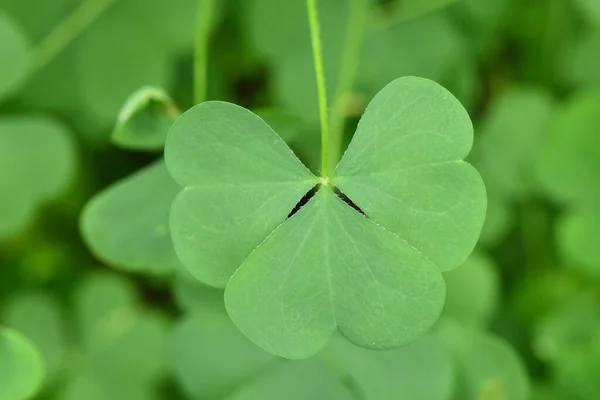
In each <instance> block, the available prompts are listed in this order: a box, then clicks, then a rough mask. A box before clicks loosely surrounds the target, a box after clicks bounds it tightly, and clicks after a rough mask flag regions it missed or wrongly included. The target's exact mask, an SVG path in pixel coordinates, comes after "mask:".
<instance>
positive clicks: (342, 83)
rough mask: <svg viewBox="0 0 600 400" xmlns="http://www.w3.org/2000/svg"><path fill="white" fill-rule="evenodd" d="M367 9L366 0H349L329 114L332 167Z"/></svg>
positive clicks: (336, 158) (338, 152)
mask: <svg viewBox="0 0 600 400" xmlns="http://www.w3.org/2000/svg"><path fill="white" fill-rule="evenodd" d="M367 10H368V2H367V0H352V1H351V4H350V13H349V16H348V25H347V27H346V41H345V43H344V53H343V55H342V64H341V65H342V66H341V70H340V76H339V80H338V85H337V91H336V94H335V102H334V106H333V112H332V115H331V141H330V147H331V152H330V154H329V165H330V166H331V167H332V168H333V169H335V166H336V165H337V163H338V162H339V161H340V156H341V152H342V139H343V136H344V129H345V128H346V116H345V115H344V107H345V102H344V96H346V95H347V94H348V93H349V92H350V91H351V90H352V87H353V86H354V81H355V79H356V74H357V71H358V63H359V59H360V48H361V44H362V40H363V34H364V30H365V22H366V15H367ZM330 172H333V171H330Z"/></svg>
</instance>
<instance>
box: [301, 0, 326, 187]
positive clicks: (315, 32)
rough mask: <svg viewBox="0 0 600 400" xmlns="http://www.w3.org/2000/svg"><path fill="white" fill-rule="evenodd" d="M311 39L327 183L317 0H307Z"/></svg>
mask: <svg viewBox="0 0 600 400" xmlns="http://www.w3.org/2000/svg"><path fill="white" fill-rule="evenodd" d="M306 7H307V10H308V23H309V25H310V39H311V43H312V51H313V60H314V64H315V75H316V78H317V92H318V96H319V116H320V119H321V178H322V180H323V182H324V183H325V184H326V183H327V181H328V177H329V167H328V165H329V164H328V163H329V123H328V121H327V88H326V86H325V71H324V69H323V50H322V46H321V32H320V27H319V12H318V10H317V0H306Z"/></svg>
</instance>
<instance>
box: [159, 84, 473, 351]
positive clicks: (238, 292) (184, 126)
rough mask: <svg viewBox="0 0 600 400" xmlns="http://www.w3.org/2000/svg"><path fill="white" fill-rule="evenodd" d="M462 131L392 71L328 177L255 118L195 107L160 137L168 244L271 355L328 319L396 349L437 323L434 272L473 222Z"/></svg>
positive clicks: (455, 261)
mask: <svg viewBox="0 0 600 400" xmlns="http://www.w3.org/2000/svg"><path fill="white" fill-rule="evenodd" d="M472 140H473V132H472V125H471V122H470V120H469V118H468V115H467V113H466V112H465V110H464V108H462V106H461V105H460V103H459V102H458V101H457V100H456V99H455V98H454V97H452V95H451V94H450V93H449V92H448V91H446V90H445V89H443V88H442V87H440V86H439V85H437V84H435V83H433V82H431V81H429V80H425V79H421V78H414V77H406V78H401V79H398V80H396V81H394V82H392V83H391V84H389V85H388V86H386V87H385V88H384V89H383V90H382V91H381V92H380V93H379V94H378V95H377V96H375V98H374V99H373V101H372V102H371V104H370V105H369V106H368V108H367V110H366V112H365V114H364V116H363V118H362V120H361V122H360V124H359V127H358V130H357V132H356V134H355V135H354V138H353V140H352V143H351V144H350V146H349V148H348V150H347V152H346V154H345V155H344V157H343V158H342V160H341V162H340V164H339V165H338V167H337V170H336V172H335V175H334V176H333V177H332V179H331V181H328V180H327V179H324V178H321V179H319V178H317V177H315V176H314V175H313V174H312V173H310V171H308V170H307V169H306V168H305V167H304V166H303V165H302V164H301V162H300V161H299V160H298V159H297V158H296V157H295V156H294V155H293V153H292V152H291V151H290V149H289V148H288V147H287V146H286V145H285V143H284V142H283V141H282V140H281V139H280V138H279V137H278V136H277V134H275V132H273V131H272V130H271V129H270V128H269V127H268V125H266V124H265V123H264V122H263V121H262V120H261V119H260V118H258V117H257V116H256V115H254V114H252V113H251V112H249V111H247V110H245V109H243V108H241V107H238V106H235V105H232V104H228V103H222V102H207V103H204V104H201V105H199V106H196V107H194V108H192V109H191V110H190V111H188V112H186V113H185V114H184V115H183V116H182V117H181V118H180V119H179V120H178V121H177V122H176V123H175V125H174V126H173V128H172V129H171V132H170V134H169V136H168V138H167V144H166V148H165V159H166V163H167V168H168V169H169V172H170V173H171V175H172V176H173V178H174V179H175V180H176V181H177V182H178V183H179V184H181V185H182V186H184V187H185V188H184V189H183V190H182V191H181V192H180V193H179V195H178V196H177V197H176V199H175V201H174V203H173V206H172V210H171V233H172V238H173V241H174V245H175V250H176V252H177V255H178V256H179V258H180V260H181V261H182V262H183V264H184V265H185V266H186V267H187V269H188V270H189V271H190V272H191V273H192V275H194V276H195V277H196V278H197V279H199V280H201V281H203V282H204V283H207V284H210V285H212V286H216V287H225V286H226V292H225V299H226V306H227V310H228V312H229V314H230V316H231V317H232V319H233V320H234V322H235V323H236V325H237V326H238V327H239V328H240V329H241V330H242V331H243V332H244V333H245V334H246V335H247V336H248V337H250V339H251V340H252V341H254V342H255V343H256V344H258V345H259V346H261V347H263V348H264V349H266V350H268V351H270V352H272V353H274V354H277V355H280V356H283V357H286V358H305V357H309V356H311V355H313V354H315V353H317V352H318V351H319V350H320V349H321V348H322V347H324V346H325V344H326V343H327V342H328V341H329V338H330V337H331V335H332V334H333V333H334V332H335V331H336V330H339V331H341V332H342V333H343V334H344V336H346V337H347V338H348V339H349V340H350V341H352V342H353V343H355V344H357V345H359V346H361V347H366V348H374V349H384V348H394V347H399V346H401V345H404V344H407V343H409V342H411V341H413V340H415V339H416V338H418V337H419V336H421V335H422V334H423V333H424V332H425V331H427V330H428V329H429V328H430V327H431V325H432V324H433V323H434V322H435V321H436V320H437V318H438V316H439V315H440V313H441V309H442V306H443V303H444V296H445V286H444V281H443V278H442V274H441V271H446V270H450V269H452V268H454V267H456V266H458V265H459V264H461V263H462V262H463V261H464V260H465V259H466V258H467V256H468V255H469V253H470V252H471V251H472V250H473V247H474V246H475V243H476V241H477V237H478V235H479V232H480V230H481V226H482V224H483V219H484V216H485V188H484V185H483V182H482V181H481V178H480V176H479V175H478V173H477V172H476V171H475V169H474V168H473V167H471V166H470V165H469V164H467V163H465V162H464V161H462V159H463V158H464V157H465V156H466V155H467V154H468V152H469V150H470V148H471V144H472ZM317 184H320V185H319V186H320V187H319V188H318V190H317V193H316V195H315V196H314V197H312V198H311V199H310V200H309V201H308V202H307V204H305V205H304V206H302V207H300V208H299V211H298V212H296V213H295V214H293V215H292V216H291V217H289V218H287V217H288V216H289V215H290V214H291V213H292V210H293V209H294V206H295V205H296V204H297V203H298V202H299V201H300V200H301V199H302V198H303V196H305V195H306V193H307V192H308V190H309V189H311V188H313V187H314V186H316V185H317ZM336 190H341V192H343V193H344V194H345V195H346V196H348V197H349V198H350V199H351V200H352V201H353V202H354V203H355V204H356V205H357V206H358V207H360V208H361V210H362V211H364V213H365V214H366V216H364V215H361V214H360V213H359V212H357V211H356V210H354V209H353V208H352V207H350V206H349V205H347V204H346V203H345V202H344V201H343V200H342V199H341V198H340V197H339V196H338V195H337V194H336V193H335V191H336Z"/></svg>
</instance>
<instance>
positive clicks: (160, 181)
mask: <svg viewBox="0 0 600 400" xmlns="http://www.w3.org/2000/svg"><path fill="white" fill-rule="evenodd" d="M179 190H181V187H180V186H179V185H177V184H176V183H175V182H174V181H173V179H172V178H171V176H170V175H169V173H168V172H167V169H166V167H165V164H164V162H162V161H157V162H155V163H153V164H151V165H149V166H148V167H146V168H144V169H142V170H140V171H138V172H136V173H135V174H133V175H131V176H129V177H127V178H125V179H123V180H121V181H119V182H117V183H115V184H113V185H112V186H110V187H109V188H107V189H105V190H104V191H103V192H101V193H99V194H98V195H97V196H96V197H94V198H93V199H91V200H90V201H89V202H88V204H87V205H86V208H85V210H84V211H83V213H82V216H81V223H80V224H81V231H82V234H83V237H84V238H85V240H86V242H87V244H88V246H89V247H90V249H91V250H92V251H93V252H94V254H96V255H97V257H98V258H100V259H101V260H104V261H105V262H106V263H107V264H110V265H113V266H115V267H116V268H119V269H123V270H126V271H138V272H146V273H150V274H162V275H164V274H169V273H171V272H173V271H174V270H175V269H177V268H179V267H180V263H179V260H178V259H177V257H176V255H175V251H174V249H173V244H172V242H171V235H170V234H169V213H170V210H171V203H172V202H173V199H174V198H175V195H176V194H177V193H178V192H179Z"/></svg>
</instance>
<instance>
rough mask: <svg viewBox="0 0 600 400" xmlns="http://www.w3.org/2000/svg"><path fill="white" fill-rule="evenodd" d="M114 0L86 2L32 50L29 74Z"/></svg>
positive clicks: (68, 42) (69, 41) (59, 50)
mask: <svg viewBox="0 0 600 400" xmlns="http://www.w3.org/2000/svg"><path fill="white" fill-rule="evenodd" d="M115 1H116V0H87V1H84V2H83V3H81V5H80V6H79V7H77V8H76V9H75V10H74V11H73V12H72V13H71V14H70V15H69V16H67V18H66V19H65V20H63V21H62V22H61V23H60V24H59V25H58V26H57V27H56V28H54V30H53V31H52V32H50V33H49V34H48V36H46V37H45V38H44V39H42V41H41V42H40V43H38V45H37V46H36V47H35V48H34V49H33V51H32V55H31V59H32V62H31V65H30V74H32V73H35V72H37V71H39V70H41V69H42V68H44V67H45V66H46V65H48V64H49V63H50V61H52V60H53V59H54V58H55V57H56V56H57V55H59V54H60V53H61V52H62V51H63V50H64V49H65V48H66V47H67V46H68V45H69V44H70V43H71V42H73V40H75V39H76V38H77V37H78V36H79V34H81V32H83V31H84V30H85V29H86V28H87V27H88V26H90V25H91V24H92V23H93V22H94V21H95V20H96V19H98V17H100V16H101V15H102V14H103V13H104V12H105V11H106V10H108V8H109V7H110V6H111V5H112V4H114V3H115Z"/></svg>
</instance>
